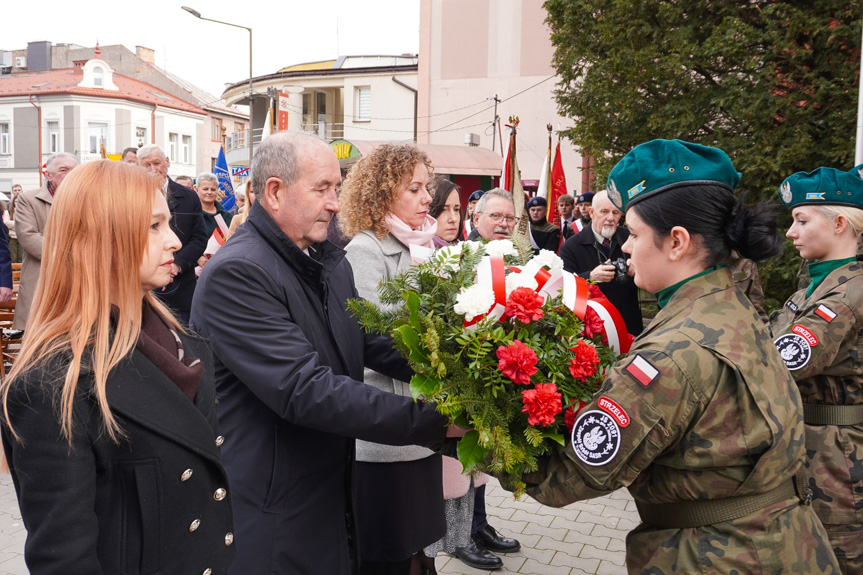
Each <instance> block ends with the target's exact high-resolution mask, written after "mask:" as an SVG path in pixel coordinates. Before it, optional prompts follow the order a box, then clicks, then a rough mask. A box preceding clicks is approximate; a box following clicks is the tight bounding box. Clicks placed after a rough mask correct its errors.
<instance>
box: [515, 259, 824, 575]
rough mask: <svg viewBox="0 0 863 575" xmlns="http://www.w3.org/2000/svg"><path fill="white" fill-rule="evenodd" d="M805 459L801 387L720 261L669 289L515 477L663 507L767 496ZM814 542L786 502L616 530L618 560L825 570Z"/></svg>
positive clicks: (809, 518)
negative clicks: (706, 521) (572, 414)
mask: <svg viewBox="0 0 863 575" xmlns="http://www.w3.org/2000/svg"><path fill="white" fill-rule="evenodd" d="M802 458H803V421H802V417H801V415H800V395H799V393H798V392H797V388H796V385H795V384H794V380H793V378H792V377H791V376H790V374H789V373H788V371H787V370H786V369H785V367H784V366H783V364H782V360H781V359H780V357H779V354H778V353H776V350H775V348H774V347H773V344H772V341H771V339H770V336H769V334H768V331H767V328H766V326H765V325H764V324H763V322H762V321H761V320H760V319H759V317H758V314H757V313H756V311H755V309H754V308H753V306H752V304H751V302H750V301H749V300H748V299H747V298H746V297H745V296H744V295H743V293H741V292H740V290H739V289H737V288H736V287H735V286H734V283H733V280H732V277H731V273H730V271H729V270H728V269H727V268H726V269H720V270H716V271H713V272H710V273H708V274H706V275H704V276H700V277H696V278H694V279H692V280H691V281H689V282H687V283H686V284H684V285H683V286H682V287H680V289H678V291H677V292H676V293H675V294H674V295H673V296H672V298H671V300H670V301H669V303H668V305H667V306H666V307H664V308H663V309H662V310H660V312H659V314H657V316H656V317H655V318H654V320H653V321H652V322H651V323H650V325H649V326H648V327H647V329H646V330H645V332H644V333H643V334H642V335H641V336H640V337H639V338H638V339H637V340H636V341H635V343H634V345H633V347H632V349H631V351H630V352H629V354H628V355H627V356H626V357H625V358H623V359H622V360H621V361H620V362H618V364H617V365H616V366H615V367H614V368H613V369H612V370H611V371H610V373H609V376H608V378H607V379H606V381H605V383H604V384H603V386H602V388H601V389H600V391H599V392H598V393H597V394H596V396H594V398H593V400H592V401H591V402H590V403H588V404H587V405H586V406H585V407H584V408H583V409H582V410H581V411H580V412H579V414H578V417H577V419H576V422H575V425H574V428H573V431H572V436H571V440H570V441H569V442H568V445H567V447H566V448H565V449H563V448H561V449H560V450H558V452H557V453H555V454H554V455H552V456H551V457H549V458H546V459H544V460H543V461H542V462H541V465H540V469H539V471H537V472H535V473H532V474H528V475H526V476H525V477H524V479H525V482H526V483H527V492H528V494H530V495H531V496H533V497H534V498H536V499H537V500H539V501H540V502H542V503H545V504H547V505H552V506H563V505H566V504H568V503H571V502H573V501H577V500H581V499H587V498H590V497H595V496H598V495H603V494H605V493H608V492H610V491H614V490H615V489H618V488H619V487H622V486H627V487H628V488H629V491H630V493H631V494H632V496H633V497H634V499H635V500H636V502H640V503H645V504H656V503H674V502H680V501H692V500H708V499H719V498H726V497H733V496H743V495H755V494H760V493H764V492H767V491H769V490H772V489H775V488H777V487H779V486H781V485H782V484H783V483H786V482H791V481H792V479H793V477H794V474H795V472H796V470H797V468H798V467H799V465H800V462H801V460H802ZM822 537H823V540H825V541H826V534H824V532H823V528H822V527H821V525H820V523H818V520H817V518H816V517H815V515H814V513H812V510H811V508H809V507H805V506H801V505H799V504H798V500H797V498H796V497H794V498H792V499H789V500H786V501H780V502H779V503H776V504H773V505H770V506H767V507H765V508H764V509H763V510H762V511H760V512H758V513H755V514H751V515H747V516H745V517H742V518H740V519H735V520H733V521H729V522H724V523H719V524H716V525H707V526H703V527H698V528H688V529H656V528H651V527H647V526H645V525H641V526H639V527H638V528H637V529H636V530H635V531H633V532H632V533H630V534H629V536H628V538H627V567H628V569H629V572H630V573H644V572H649V573H652V574H657V575H659V574H665V573H672V572H698V573H732V572H738V571H739V572H741V573H742V572H746V573H762V572H763V573H768V572H769V573H778V572H785V573H792V572H798V573H804V572H805V573H826V572H836V571H835V570H834V571H831V569H833V568H834V567H835V565H836V564H835V558H834V557H833V553H832V551H831V550H830V548H829V546H826V545H823V544H822V542H821V539H822ZM825 568H826V569H827V570H826V571H825V570H824V569H825Z"/></svg>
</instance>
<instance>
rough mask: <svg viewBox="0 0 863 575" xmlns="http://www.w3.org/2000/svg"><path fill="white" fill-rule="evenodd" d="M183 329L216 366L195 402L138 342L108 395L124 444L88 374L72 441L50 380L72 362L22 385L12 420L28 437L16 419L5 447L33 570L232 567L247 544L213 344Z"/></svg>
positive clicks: (133, 573) (192, 350)
mask: <svg viewBox="0 0 863 575" xmlns="http://www.w3.org/2000/svg"><path fill="white" fill-rule="evenodd" d="M181 338H182V342H183V349H184V352H185V354H186V356H187V357H197V358H200V359H201V360H202V361H203V363H204V365H205V368H204V371H203V375H202V377H201V382H200V386H199V388H198V393H197V395H196V397H195V403H194V404H193V403H192V402H191V401H189V400H188V399H187V398H186V397H185V396H184V395H183V392H181V391H180V389H179V388H178V387H177V386H176V385H175V384H174V383H173V382H172V381H171V380H170V379H168V377H167V376H165V374H164V373H162V372H161V371H160V370H159V369H158V368H157V367H156V366H155V365H153V364H152V363H151V362H150V361H149V360H148V359H147V358H146V357H144V356H143V355H142V354H141V353H140V352H139V351H137V350H136V351H134V352H133V353H132V355H131V356H130V357H129V358H128V360H126V361H124V362H123V363H122V364H120V366H118V367H117V368H116V369H115V370H114V371H112V372H111V373H110V374H109V376H108V382H107V383H108V385H107V389H106V394H107V398H108V404H109V405H110V408H111V411H112V413H113V414H114V415H115V416H116V417H117V418H118V421H119V423H120V425H121V427H122V430H123V432H124V433H125V438H124V439H122V440H121V441H120V443H119V445H118V444H115V443H113V442H112V441H110V440H109V439H108V438H107V437H106V436H105V434H104V432H103V430H102V427H101V426H102V420H101V416H100V415H99V413H98V408H97V406H96V403H95V400H94V399H93V397H92V396H90V395H89V394H87V393H86V390H87V389H88V388H89V386H90V385H91V384H90V381H91V379H90V377H89V376H88V375H87V374H84V375H82V376H81V378H80V379H79V382H78V393H77V395H76V399H75V407H74V413H75V425H74V428H73V441H72V447H71V448H70V447H69V445H68V443H67V442H66V440H65V439H63V438H62V437H61V435H60V423H59V421H58V420H57V416H56V414H55V413H56V412H55V404H54V403H53V394H52V392H51V390H50V388H49V387H48V386H47V385H46V383H45V382H47V381H50V380H51V379H54V380H56V378H57V373H58V372H61V373H62V374H63V375H65V367H66V366H65V365H63V364H62V362H61V361H59V360H56V361H54V362H50V363H49V364H48V366H47V367H45V368H44V369H41V370H36V369H34V370H31V371H29V372H28V373H26V374H24V375H23V376H22V379H21V380H19V382H18V383H16V385H15V387H14V388H13V389H12V392H11V395H10V399H9V408H10V419H11V422H12V424H13V426H14V427H15V430H16V431H17V432H18V434H19V435H20V436H21V437H22V438H23V443H21V442H18V441H16V440H15V439H14V438H13V437H12V435H11V434H10V432H9V429H8V427H6V426H5V425H4V426H3V429H2V433H3V449H4V451H5V453H6V456H7V458H8V459H9V463H10V466H11V469H12V480H13V482H14V483H15V491H16V492H17V494H18V502H19V505H20V508H21V517H22V518H23V520H24V525H25V527H26V528H27V542H26V544H25V547H24V555H25V559H26V561H27V567H28V568H29V569H30V572H31V573H33V574H39V575H54V574H56V575H76V574H81V575H98V574H105V575H117V574H120V573H124V574H129V575H137V574H141V575H151V574H154V573H165V574H167V573H203V572H204V571H205V570H206V569H212V573H213V575H221V574H224V573H227V569H228V565H229V564H230V563H231V560H232V558H233V556H234V553H235V546H234V545H233V535H232V534H231V533H232V531H233V528H232V525H231V524H232V521H231V503H230V499H231V489H230V488H229V487H228V483H227V476H226V474H225V471H224V469H223V468H222V466H221V464H220V463H219V448H218V447H217V443H219V441H218V440H217V434H216V432H215V424H216V414H215V410H214V386H213V369H212V365H213V362H212V356H211V354H210V351H209V349H208V347H207V345H206V344H205V343H204V342H203V341H201V340H199V339H197V338H194V337H192V336H181ZM61 377H62V375H61ZM187 470H188V471H187ZM184 477H185V479H184ZM220 489H224V490H226V496H225V497H224V498H221V497H222V496H221V492H220V491H219V492H218V493H219V494H220V495H219V496H218V497H219V498H221V499H217V498H216V496H215V495H216V493H217V490H220ZM195 522H197V523H195ZM193 525H195V527H194V528H193ZM229 534H230V535H229ZM226 543H230V544H229V545H228V544H226Z"/></svg>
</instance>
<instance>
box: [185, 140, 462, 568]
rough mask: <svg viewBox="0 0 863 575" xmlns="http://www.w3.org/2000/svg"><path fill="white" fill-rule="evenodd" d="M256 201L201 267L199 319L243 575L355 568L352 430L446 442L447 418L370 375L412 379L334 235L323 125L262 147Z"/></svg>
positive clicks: (332, 163) (335, 205)
mask: <svg viewBox="0 0 863 575" xmlns="http://www.w3.org/2000/svg"><path fill="white" fill-rule="evenodd" d="M252 174H253V176H252V177H253V178H254V180H253V185H252V187H253V189H254V190H255V192H256V194H257V201H256V202H255V204H254V205H253V206H252V208H251V212H250V214H249V218H248V220H246V223H245V224H244V225H243V226H242V227H240V228H239V230H238V231H237V233H236V234H235V235H234V236H233V237H232V238H231V239H230V241H229V242H228V243H226V244H225V245H224V246H223V247H222V248H221V249H220V250H219V251H218V252H217V253H216V255H215V256H213V258H212V259H211V260H210V262H209V263H208V264H207V266H206V267H205V268H204V271H203V273H202V274H201V278H200V281H199V285H198V289H197V292H196V294H195V299H194V302H193V305H192V323H193V325H194V326H195V328H196V329H198V330H199V331H200V332H201V333H202V334H204V335H205V336H207V337H208V338H210V340H211V341H212V343H213V346H214V351H215V355H216V381H217V384H216V385H217V394H218V397H219V405H218V408H217V409H218V416H219V424H220V432H221V433H222V434H223V435H224V437H225V442H224V445H223V446H222V461H223V464H224V466H225V469H226V470H227V472H228V477H229V479H230V483H231V487H232V490H233V496H234V499H233V504H234V519H235V530H234V533H235V534H236V545H237V559H236V561H235V562H234V564H233V566H232V568H231V573H232V574H233V575H257V574H260V575H264V574H267V575H271V574H274V573H284V574H291V575H294V574H298V575H317V574H320V575H323V574H326V575H348V574H350V573H352V572H355V570H356V569H357V568H358V567H357V556H356V549H357V546H356V530H355V527H354V526H355V520H354V505H353V501H352V491H353V484H352V470H353V467H354V438H360V439H364V440H367V441H374V442H377V443H385V444H390V445H410V444H418V445H426V446H433V445H437V444H440V443H442V442H444V441H445V438H446V433H447V430H446V428H445V425H446V418H444V417H443V416H441V415H439V414H438V413H437V412H436V411H435V408H434V406H432V405H430V404H424V403H422V402H420V403H415V402H414V401H412V400H411V398H409V397H401V396H397V395H394V394H390V393H386V392H383V391H380V390H378V389H376V388H374V387H372V386H369V385H365V384H364V383H362V378H363V368H364V367H369V368H371V369H374V370H375V371H379V372H381V373H384V374H386V375H389V376H391V377H395V378H397V379H401V380H404V381H408V380H410V378H411V376H412V372H411V371H410V369H409V368H408V366H407V363H406V362H405V360H404V358H402V357H401V355H400V354H399V353H398V352H397V351H396V350H395V349H394V348H393V342H392V340H391V339H389V338H386V337H383V336H380V335H371V334H366V333H365V332H364V331H363V330H362V329H361V328H360V326H359V325H358V324H357V322H356V319H355V318H354V317H353V315H351V313H350V312H349V311H348V310H347V309H346V305H345V302H346V300H348V299H351V298H356V297H357V292H356V289H355V287H354V281H353V271H352V270H351V267H350V264H349V263H348V261H347V259H345V257H344V256H345V252H344V251H343V250H341V249H339V248H337V247H335V246H334V245H333V244H331V243H330V242H329V241H326V238H327V226H328V224H329V223H330V220H331V219H332V218H333V216H334V215H335V214H336V213H338V211H339V202H338V197H337V192H338V189H339V187H340V186H341V174H340V172H339V163H338V160H337V159H336V156H335V154H334V153H333V151H332V149H331V148H329V147H328V146H327V145H326V144H325V143H324V142H323V141H321V140H319V139H317V138H316V137H314V136H307V135H303V134H290V133H287V132H286V133H281V134H276V135H274V136H270V137H269V138H267V139H266V140H265V141H264V142H263V143H262V144H261V146H260V147H259V148H258V149H257V150H255V158H254V161H253V167H252Z"/></svg>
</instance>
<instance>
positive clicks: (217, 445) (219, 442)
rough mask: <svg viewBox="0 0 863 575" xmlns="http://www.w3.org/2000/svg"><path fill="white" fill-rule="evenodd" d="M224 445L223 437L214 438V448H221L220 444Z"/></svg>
mask: <svg viewBox="0 0 863 575" xmlns="http://www.w3.org/2000/svg"><path fill="white" fill-rule="evenodd" d="M223 443H225V436H224V435H220V436H219V437H217V438H216V447H222V444H223Z"/></svg>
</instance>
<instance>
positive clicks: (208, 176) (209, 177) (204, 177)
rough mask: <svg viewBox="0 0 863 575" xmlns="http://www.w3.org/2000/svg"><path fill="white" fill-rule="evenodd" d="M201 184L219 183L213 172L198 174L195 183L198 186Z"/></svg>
mask: <svg viewBox="0 0 863 575" xmlns="http://www.w3.org/2000/svg"><path fill="white" fill-rule="evenodd" d="M201 182H216V183H217V184H218V183H219V178H218V177H216V174H214V173H213V172H201V173H200V174H198V177H197V178H195V183H196V184H200V183H201Z"/></svg>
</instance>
